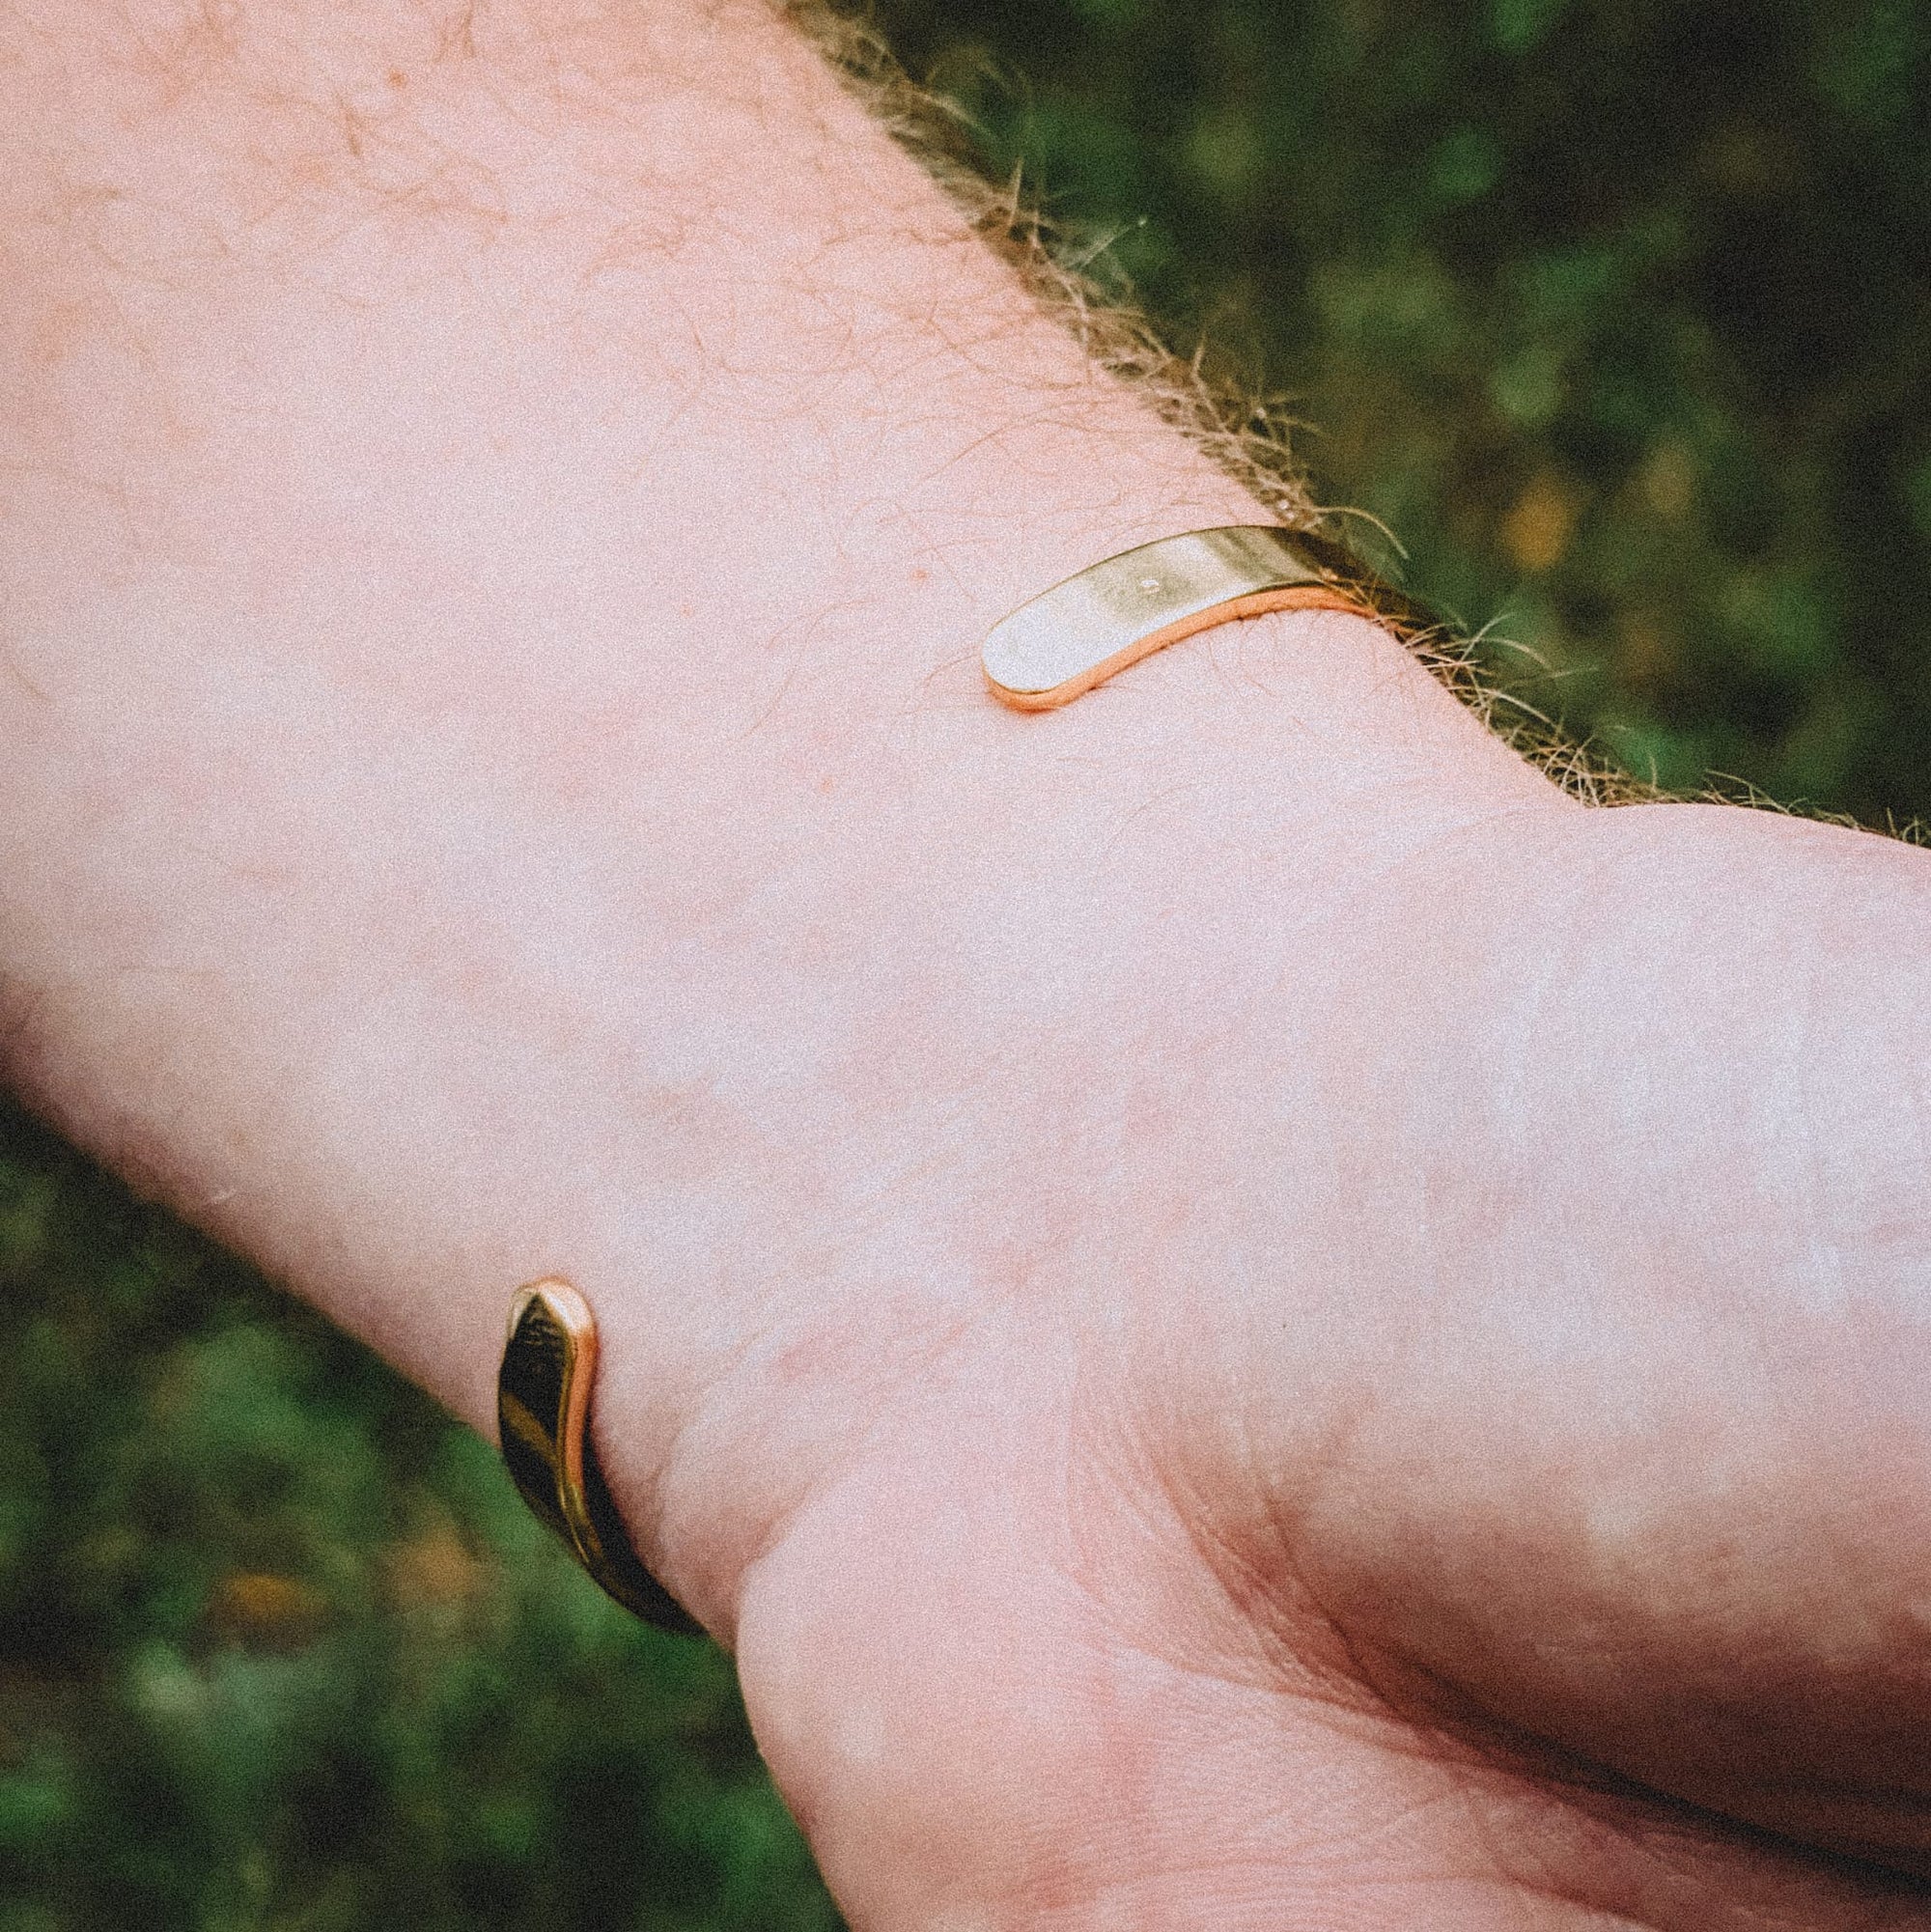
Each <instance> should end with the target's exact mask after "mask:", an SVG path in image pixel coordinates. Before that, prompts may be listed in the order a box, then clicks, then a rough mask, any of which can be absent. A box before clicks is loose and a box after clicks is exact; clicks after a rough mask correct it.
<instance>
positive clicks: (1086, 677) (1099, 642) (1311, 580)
mask: <svg viewBox="0 0 1931 1932" xmlns="http://www.w3.org/2000/svg"><path fill="white" fill-rule="evenodd" d="M1268 610H1345V611H1351V612H1353V613H1355V614H1356V615H1357V616H1361V617H1367V618H1371V619H1373V620H1374V621H1375V622H1376V623H1377V624H1381V625H1383V626H1385V628H1386V629H1388V630H1392V631H1394V632H1395V634H1396V635H1397V636H1402V637H1413V636H1416V635H1418V634H1419V633H1421V632H1422V631H1425V630H1434V629H1436V628H1437V625H1436V620H1435V619H1434V618H1433V617H1431V616H1430V615H1429V613H1428V612H1427V611H1425V610H1423V609H1422V608H1421V607H1420V606H1419V605H1418V604H1415V603H1413V602H1410V601H1409V600H1408V599H1407V598H1405V597H1403V596H1402V595H1401V594H1400V593H1399V592H1398V591H1393V590H1390V589H1389V588H1388V587H1387V585H1386V584H1385V583H1382V582H1381V581H1380V580H1379V579H1378V578H1376V576H1375V575H1374V574H1373V573H1372V572H1371V571H1369V570H1368V568H1367V567H1366V566H1365V565H1364V564H1362V563H1361V562H1360V561H1359V559H1358V558H1357V557H1355V556H1354V555H1353V554H1351V553H1350V552H1349V551H1348V550H1345V549H1344V548H1342V546H1340V545H1339V544H1336V543H1334V542H1332V541H1331V540H1330V539H1329V538H1326V537H1312V536H1309V535H1307V534H1306V532H1304V531H1301V530H1281V529H1276V528H1275V527H1273V525H1271V524H1262V523H1252V524H1245V523H1244V524H1236V525H1234V526H1233V527H1231V528H1228V529H1223V530H1192V531H1189V533H1188V534H1187V535H1185V536H1182V537H1162V538H1161V540H1160V542H1158V543H1157V544H1142V545H1141V546H1139V547H1138V548H1137V549H1133V550H1125V551H1122V552H1121V554H1120V555H1118V556H1117V557H1108V558H1106V559H1105V562H1103V563H1097V564H1094V565H1092V566H1091V567H1090V568H1089V569H1087V570H1083V571H1081V572H1080V573H1079V574H1078V575H1077V576H1071V577H1068V578H1067V579H1066V581H1065V582H1064V583H1060V584H1055V585H1054V586H1053V587H1052V589H1050V590H1049V591H1045V592H1042V593H1041V595H1040V596H1038V597H1036V598H1034V599H1032V600H1031V602H1027V603H1022V604H1021V605H1020V607H1019V608H1018V609H1017V610H1015V611H1014V612H1013V613H1012V614H1011V615H1010V616H1009V617H1004V618H1001V619H1000V620H999V622H998V623H997V624H995V625H994V626H993V629H992V630H991V631H990V632H989V633H988V635H987V638H986V642H985V645H984V648H983V650H982V653H981V656H982V658H983V660H984V663H985V667H986V682H987V684H988V685H989V686H991V687H992V690H993V696H994V697H997V698H1000V699H1002V700H1003V701H1004V702H1005V703H1007V704H1009V705H1012V706H1014V707H1016V708H1017V709H1018V710H1020V711H1049V710H1051V709H1052V708H1053V707H1054V706H1056V705H1063V704H1068V703H1070V702H1071V701H1072V700H1073V699H1074V698H1077V697H1078V696H1079V695H1080V693H1081V692H1082V691H1090V690H1091V689H1092V688H1093V686H1095V685H1102V684H1105V681H1106V680H1107V679H1108V678H1110V677H1111V676H1113V674H1114V673H1115V672H1116V671H1124V670H1125V669H1126V668H1127V666H1128V665H1129V664H1136V663H1138V662H1139V660H1140V659H1141V658H1146V657H1150V656H1152V654H1153V653H1154V652H1156V651H1159V650H1162V649H1164V648H1165V647H1166V646H1167V645H1169V644H1175V643H1178V642H1179V640H1180V639H1181V638H1183V637H1190V636H1192V635H1193V633H1194V632H1195V631H1197V630H1207V629H1208V628H1209V627H1210V626H1212V625H1216V624H1226V623H1230V622H1231V621H1232V620H1233V619H1235V618H1239V617H1258V616H1259V615H1260V614H1261V613H1262V612H1263V611H1268Z"/></svg>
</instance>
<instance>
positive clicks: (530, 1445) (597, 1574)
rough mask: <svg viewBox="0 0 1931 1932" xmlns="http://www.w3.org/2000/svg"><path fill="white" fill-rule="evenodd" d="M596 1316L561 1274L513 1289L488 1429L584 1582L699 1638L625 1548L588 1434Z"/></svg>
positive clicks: (651, 1619)
mask: <svg viewBox="0 0 1931 1932" xmlns="http://www.w3.org/2000/svg"><path fill="white" fill-rule="evenodd" d="M596 1383H597V1318H596V1317H595V1316H594V1315H593V1314H592V1313H591V1312H590V1304H589V1302H586V1301H585V1300H584V1299H583V1297H582V1296H581V1295H579V1294H578V1293H577V1292H576V1290H575V1289H574V1288H573V1287H572V1286H571V1285H570V1283H569V1282H568V1281H560V1280H557V1279H555V1278H554V1277H550V1278H548V1279H546V1280H543V1281H533V1282H531V1283H530V1284H529V1286H528V1287H526V1288H522V1289H519V1290H518V1294H517V1299H516V1301H515V1302H513V1303H512V1304H511V1308H510V1332H509V1338H508V1340H507V1341H506V1342H505V1343H504V1345H503V1365H502V1367H501V1368H500V1369H499V1370H498V1371H497V1374H496V1432H497V1436H498V1439H499V1440H500V1442H501V1443H502V1446H503V1461H504V1462H505V1463H506V1464H507V1465H508V1466H509V1470H510V1477H511V1480H512V1481H513V1482H515V1484H516V1485H517V1488H518V1491H519V1492H520V1493H521V1495H522V1498H523V1500H524V1501H525V1502H526V1503H528V1504H529V1506H530V1508H531V1509H532V1510H533V1511H534V1512H535V1513H536V1515H537V1516H538V1517H540V1518H541V1519H542V1520H543V1521H544V1522H545V1523H546V1524H547V1525H548V1526H550V1528H551V1529H553V1530H554V1531H555V1532H556V1533H557V1535H558V1536H559V1537H561V1538H562V1539H563V1542H564V1545H565V1547H566V1548H567V1549H568V1550H569V1551H570V1554H572V1555H573V1556H574V1557H575V1558H576V1560H577V1561H578V1562H579V1563H580V1564H581V1565H582V1566H583V1568H584V1569H585V1570H587V1571H588V1572H589V1573H590V1576H591V1578H592V1580H593V1581H594V1582H596V1583H597V1584H598V1585H599V1586H600V1587H601V1588H602V1589H603V1590H604V1591H605V1592H607V1594H609V1595H610V1596H613V1597H615V1598H616V1600H617V1601H618V1602H619V1603H620V1604H622V1605H623V1606H624V1608H625V1609H626V1610H630V1611H632V1612H634V1613H635V1614H636V1615H638V1616H640V1617H642V1618H643V1619H644V1621H645V1622H646V1623H654V1624H656V1625H657V1626H658V1629H659V1630H670V1631H676V1632H678V1633H679V1634H680V1635H682V1636H686V1637H701V1636H703V1635H704V1627H703V1625H702V1624H700V1623H698V1622H697V1621H696V1619H695V1618H693V1617H692V1616H691V1615H690V1614H689V1613H688V1612H687V1611H686V1610H685V1608H684V1606H683V1605H682V1604H680V1603H679V1602H678V1600H677V1599H676V1598H675V1597H674V1596H672V1595H671V1593H670V1592H669V1591H668V1590H667V1589H665V1588H664V1586H663V1585H662V1584H661V1583H660V1582H658V1580H657V1579H656V1578H655V1577H654V1576H652V1575H651V1573H650V1571H649V1570H647V1569H646V1568H645V1567H644V1564H643V1562H642V1560H641V1558H639V1556H638V1555H637V1553H636V1551H635V1550H633V1549H632V1548H631V1547H630V1536H629V1534H628V1533H627V1532H626V1530H625V1528H624V1521H623V1518H622V1517H621V1516H619V1515H618V1513H617V1505H616V1503H615V1502H614V1501H612V1500H611V1497H610V1491H609V1488H608V1487H607V1485H606V1484H605V1483H604V1481H603V1472H602V1470H601V1469H600V1468H599V1467H598V1463H597V1447H596V1444H595V1443H594V1442H592V1441H591V1438H590V1399H591V1396H592V1394H593V1393H594V1391H595V1388H596Z"/></svg>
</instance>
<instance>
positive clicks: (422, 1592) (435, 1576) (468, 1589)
mask: <svg viewBox="0 0 1931 1932" xmlns="http://www.w3.org/2000/svg"><path fill="white" fill-rule="evenodd" d="M388 1571H389V1587H390V1589H391V1590H392V1591H393V1592H394V1595H395V1599H396V1601H397V1603H398V1604H400V1605H401V1606H402V1607H403V1608H404V1609H406V1610H414V1609H418V1608H421V1607H423V1606H427V1605H448V1604H460V1603H463V1602H466V1601H467V1600H468V1599H469V1598H470V1597H473V1596H475V1595H476V1594H477V1592H478V1591H480V1590H482V1589H483V1588H484V1587H485V1586H486V1585H487V1584H488V1582H489V1581H490V1572H489V1569H488V1567H487V1566H486V1565H484V1564H483V1563H480V1562H478V1561H477V1559H476V1557H475V1556H474V1555H472V1554H470V1551H469V1549H468V1547H467V1545H465V1544H464V1542H463V1541H462V1537H460V1536H459V1535H458V1534H457V1533H456V1531H455V1529H454V1528H453V1527H452V1526H450V1525H449V1524H447V1523H439V1524H437V1525H436V1526H434V1528H432V1529H428V1530H425V1531H424V1532H423V1534H422V1535H420V1536H415V1537H411V1538H410V1539H409V1541H408V1542H406V1543H398V1544H396V1545H395V1546H394V1547H393V1548H392V1549H391V1550H390V1552H389V1557H388Z"/></svg>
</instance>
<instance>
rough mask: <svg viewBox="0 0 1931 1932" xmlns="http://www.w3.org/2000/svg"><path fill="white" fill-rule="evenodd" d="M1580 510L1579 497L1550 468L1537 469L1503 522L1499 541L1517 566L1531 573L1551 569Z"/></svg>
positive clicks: (1574, 528) (1574, 529) (1556, 562)
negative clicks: (1500, 540)
mask: <svg viewBox="0 0 1931 1932" xmlns="http://www.w3.org/2000/svg"><path fill="white" fill-rule="evenodd" d="M1581 514H1582V505H1581V500H1580V499H1579V498H1578V496H1577V495H1576V493H1575V491H1574V490H1571V489H1570V488H1569V487H1568V485H1567V484H1565V483H1564V482H1563V481H1562V479H1561V478H1560V477H1559V476H1557V475H1555V474H1554V472H1553V471H1552V470H1546V469H1545V470H1542V471H1540V472H1538V473H1537V475H1536V476H1535V477H1533V478H1532V479H1531V480H1530V482H1529V486H1528V488H1527V489H1526V490H1524V491H1523V492H1522V494H1521V496H1519V497H1518V498H1517V499H1516V506H1515V508H1514V509H1513V510H1511V511H1510V512H1509V514H1508V516H1507V518H1504V520H1503V522H1502V543H1503V545H1504V546H1505V547H1506V548H1507V550H1508V553H1509V555H1510V556H1511V557H1513V558H1514V559H1515V562H1516V567H1517V569H1519V570H1523V571H1526V572H1528V573H1530V574H1535V573H1537V572H1541V571H1549V570H1553V569H1554V568H1555V566H1556V565H1557V564H1559V563H1560V562H1561V561H1562V553H1563V552H1564V551H1565V550H1566V549H1568V547H1569V539H1570V538H1571V537H1572V536H1574V535H1575V533H1576V519H1577V518H1578V517H1580V516H1581Z"/></svg>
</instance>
